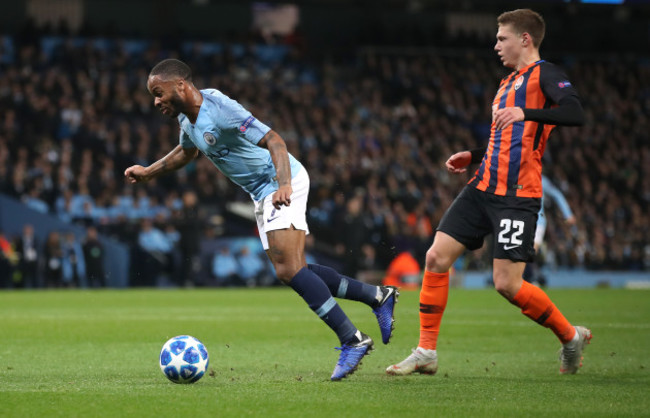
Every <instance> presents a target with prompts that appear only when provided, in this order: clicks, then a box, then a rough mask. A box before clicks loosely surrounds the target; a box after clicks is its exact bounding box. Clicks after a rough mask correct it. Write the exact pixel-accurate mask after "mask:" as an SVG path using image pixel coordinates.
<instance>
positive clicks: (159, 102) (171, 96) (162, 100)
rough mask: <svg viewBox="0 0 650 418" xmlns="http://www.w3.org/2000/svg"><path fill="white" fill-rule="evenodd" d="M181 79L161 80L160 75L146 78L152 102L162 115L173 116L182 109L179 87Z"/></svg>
mask: <svg viewBox="0 0 650 418" xmlns="http://www.w3.org/2000/svg"><path fill="white" fill-rule="evenodd" d="M182 83H183V80H180V79H173V80H163V79H162V78H161V77H160V76H157V75H154V76H150V77H149V80H147V89H148V90H149V93H151V95H152V96H153V104H154V106H156V107H157V108H158V109H159V110H160V111H161V112H162V114H163V115H167V116H170V117H172V118H175V117H176V116H178V115H179V113H181V112H182V110H183V99H182V98H181V96H180V93H179V91H180V89H181V87H182Z"/></svg>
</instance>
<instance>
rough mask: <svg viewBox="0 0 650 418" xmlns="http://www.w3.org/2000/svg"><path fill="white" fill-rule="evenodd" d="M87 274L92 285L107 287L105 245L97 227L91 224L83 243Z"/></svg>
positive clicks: (89, 283)
mask: <svg viewBox="0 0 650 418" xmlns="http://www.w3.org/2000/svg"><path fill="white" fill-rule="evenodd" d="M83 253H84V261H85V263H86V275H87V277H88V285H89V286H90V287H93V288H94V287H105V286H106V276H105V274H104V247H103V246H102V244H101V242H99V237H98V234H97V228H95V227H93V226H91V227H89V228H88V229H87V230H86V239H85V240H84V243H83Z"/></svg>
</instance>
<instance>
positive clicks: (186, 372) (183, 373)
mask: <svg viewBox="0 0 650 418" xmlns="http://www.w3.org/2000/svg"><path fill="white" fill-rule="evenodd" d="M208 362H209V358H208V350H207V349H206V348H205V346H204V345H203V343H202V342H201V341H199V340H197V339H196V338H194V337H191V336H189V335H179V336H177V337H174V338H171V339H170V340H169V341H167V342H166V343H165V345H163V348H162V350H160V370H162V372H163V373H164V374H165V376H167V378H168V379H169V380H171V381H172V382H174V383H194V382H196V381H197V380H199V379H200V378H202V377H203V375H204V374H205V372H206V371H207V370H208Z"/></svg>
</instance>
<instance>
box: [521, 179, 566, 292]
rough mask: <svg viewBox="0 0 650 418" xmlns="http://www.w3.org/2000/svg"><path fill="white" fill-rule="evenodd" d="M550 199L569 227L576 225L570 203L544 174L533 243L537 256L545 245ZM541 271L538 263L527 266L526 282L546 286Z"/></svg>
mask: <svg viewBox="0 0 650 418" xmlns="http://www.w3.org/2000/svg"><path fill="white" fill-rule="evenodd" d="M548 198H550V199H551V200H552V201H553V203H554V204H555V205H557V208H558V209H559V210H560V212H562V216H563V217H564V221H565V222H566V223H567V225H569V226H573V225H575V224H576V218H575V216H573V212H572V211H571V207H569V202H567V200H566V198H565V197H564V195H563V194H562V191H561V190H560V189H559V188H558V187H557V186H556V185H555V184H553V182H552V181H551V180H549V178H548V177H546V176H545V175H543V174H542V202H541V207H540V209H539V212H538V213H537V225H536V227H535V239H534V241H533V246H534V248H535V254H539V252H540V249H541V247H542V244H543V243H544V235H545V234H546V215H545V214H544V205H545V203H546V202H547V201H548ZM539 270H540V269H539V265H538V264H537V261H533V262H530V263H528V264H526V268H525V270H524V274H523V276H524V280H526V281H528V282H531V283H538V284H539V285H540V286H544V285H545V284H546V280H545V279H544V277H543V276H542V275H541V273H540V271H539Z"/></svg>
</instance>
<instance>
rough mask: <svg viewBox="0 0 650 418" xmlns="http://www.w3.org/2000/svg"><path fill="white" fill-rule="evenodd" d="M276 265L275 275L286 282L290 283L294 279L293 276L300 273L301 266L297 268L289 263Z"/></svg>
mask: <svg viewBox="0 0 650 418" xmlns="http://www.w3.org/2000/svg"><path fill="white" fill-rule="evenodd" d="M274 267H275V275H276V276H277V278H278V280H280V281H281V282H282V283H284V284H289V282H290V281H291V279H293V276H295V275H296V273H298V270H300V269H299V268H296V266H293V265H291V264H288V263H276V264H275V265H274Z"/></svg>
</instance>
